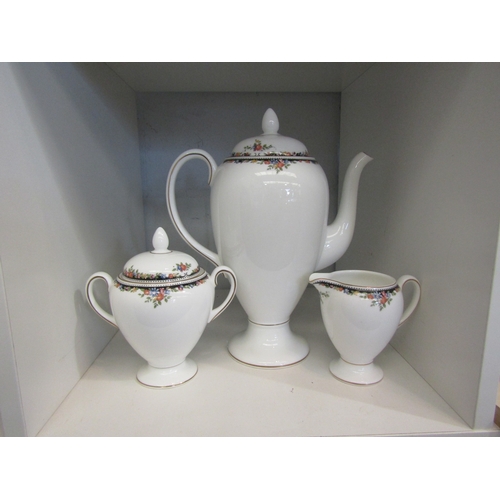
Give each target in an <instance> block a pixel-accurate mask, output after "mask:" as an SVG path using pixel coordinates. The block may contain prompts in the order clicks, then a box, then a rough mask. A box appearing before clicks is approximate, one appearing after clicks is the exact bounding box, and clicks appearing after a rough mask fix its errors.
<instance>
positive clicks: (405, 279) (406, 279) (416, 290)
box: [398, 274, 421, 328]
mask: <svg viewBox="0 0 500 500" xmlns="http://www.w3.org/2000/svg"><path fill="white" fill-rule="evenodd" d="M407 283H410V284H412V285H413V295H412V296H411V299H410V303H409V304H408V305H407V306H406V308H405V310H404V311H403V316H401V321H400V322H399V325H398V328H399V327H400V326H401V325H402V324H403V323H404V322H405V321H406V320H407V319H408V318H409V317H410V316H411V314H412V313H413V311H414V310H415V308H416V307H417V305H418V303H419V301H420V292H421V286H420V282H419V281H418V280H417V278H415V277H414V276H410V275H409V274H405V275H404V276H401V278H399V279H398V285H399V288H401V292H402V291H403V287H404V286H405V285H406V284H407Z"/></svg>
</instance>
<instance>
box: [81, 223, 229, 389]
mask: <svg viewBox="0 0 500 500" xmlns="http://www.w3.org/2000/svg"><path fill="white" fill-rule="evenodd" d="M168 244H169V241H168V237H167V234H166V233H165V231H164V230H163V229H162V228H158V229H157V230H156V232H155V234H154V237H153V247H154V250H152V251H150V252H143V253H141V254H139V255H136V256H135V257H133V258H131V259H130V260H129V261H128V262H127V263H126V264H125V266H124V268H123V271H122V272H121V273H120V275H119V276H118V277H117V278H116V279H113V278H112V277H111V276H110V275H109V274H107V273H105V272H97V273H94V274H93V275H92V276H90V278H89V279H88V280H87V284H86V293H87V300H88V302H89V304H90V306H91V307H92V308H93V309H94V311H95V312H96V313H97V314H98V315H99V316H101V318H103V319H104V320H105V321H107V322H108V323H111V324H112V325H114V326H116V327H118V328H119V329H120V331H121V332H122V334H123V336H124V337H125V338H126V340H127V341H128V343H129V344H130V345H131V346H132V347H133V348H134V349H135V351H136V352H137V353H138V354H139V355H140V356H142V357H143V358H144V359H145V360H146V361H147V364H145V365H144V366H142V367H141V368H140V369H139V371H138V372H137V380H138V381H139V382H141V383H142V384H144V385H146V386H150V387H172V386H175V385H178V384H182V383H183V382H186V381H188V380H190V379H191V378H193V377H194V376H195V375H196V373H197V371H198V367H197V365H196V363H195V362H194V361H193V360H192V359H190V358H188V357H187V356H188V354H189V353H190V352H191V351H192V350H193V348H194V347H195V345H196V344H197V342H198V340H199V339H200V337H201V335H202V333H203V331H204V330H205V328H206V326H207V324H208V323H210V322H211V321H213V320H214V319H215V318H216V317H217V316H219V315H220V314H221V313H222V312H223V311H224V310H225V309H226V308H227V307H228V306H229V304H230V303H231V301H232V300H233V298H234V296H235V293H236V276H235V274H234V273H233V271H232V270H231V269H230V268H228V267H226V266H219V267H217V268H215V269H214V271H213V272H212V275H209V274H208V273H207V272H206V271H205V270H204V269H202V268H201V267H200V266H199V265H198V263H197V262H196V260H195V259H193V258H192V257H191V256H189V255H188V254H185V253H183V252H177V251H172V250H169V249H168ZM221 273H224V274H225V275H226V277H227V278H228V280H229V283H230V288H229V293H228V295H227V297H226V298H225V300H224V301H223V302H222V304H220V305H219V306H218V307H216V308H214V307H213V303H214V297H215V287H216V284H217V277H218V276H219V275H220V274H221ZM101 279H102V280H104V281H106V283H107V285H108V292H109V300H110V306H111V311H112V312H111V313H109V312H107V311H105V310H104V309H103V308H102V307H101V306H100V305H99V304H98V302H97V300H96V298H95V296H94V291H93V287H94V285H95V283H96V282H97V281H98V280H101Z"/></svg>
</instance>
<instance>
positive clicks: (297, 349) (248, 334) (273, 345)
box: [228, 321, 309, 368]
mask: <svg viewBox="0 0 500 500" xmlns="http://www.w3.org/2000/svg"><path fill="white" fill-rule="evenodd" d="M228 350H229V353H230V354H231V355H232V356H233V357H234V358H236V359H237V360H238V361H241V362H242V363H246V364H248V365H252V366H259V367H265V368H272V367H282V366H289V365H294V364H296V363H298V362H299V361H302V360H303V359H304V358H305V357H306V356H307V355H308V354H309V345H308V343H307V341H306V340H305V339H304V338H302V337H300V336H299V335H296V334H295V333H293V332H292V330H291V329H290V324H289V322H288V321H287V322H285V323H281V324H278V325H262V324H257V323H254V322H252V321H249V322H248V328H247V329H246V330H245V331H244V332H242V333H239V334H237V335H235V336H234V337H233V338H232V339H231V340H230V341H229V344H228Z"/></svg>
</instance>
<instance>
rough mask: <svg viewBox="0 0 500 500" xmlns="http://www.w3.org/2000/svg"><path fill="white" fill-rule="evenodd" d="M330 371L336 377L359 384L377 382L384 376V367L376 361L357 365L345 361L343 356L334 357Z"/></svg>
mask: <svg viewBox="0 0 500 500" xmlns="http://www.w3.org/2000/svg"><path fill="white" fill-rule="evenodd" d="M330 372H331V373H332V375H333V376H334V377H335V378H338V379H339V380H342V381H343V382H349V383H351V384H357V385H371V384H376V383H377V382H380V381H381V380H382V378H383V377H384V372H383V371H382V368H380V366H377V365H375V364H374V363H369V364H366V365H355V364H353V363H348V362H347V361H344V360H343V359H342V358H339V359H334V360H333V361H332V362H331V363H330Z"/></svg>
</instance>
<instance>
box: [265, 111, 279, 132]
mask: <svg viewBox="0 0 500 500" xmlns="http://www.w3.org/2000/svg"><path fill="white" fill-rule="evenodd" d="M279 128H280V122H279V120H278V115H277V114H276V113H275V112H274V111H273V110H272V109H271V108H269V109H268V110H267V111H266V112H265V113H264V117H263V118H262V131H263V132H264V135H266V134H277V133H278V130H279Z"/></svg>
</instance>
